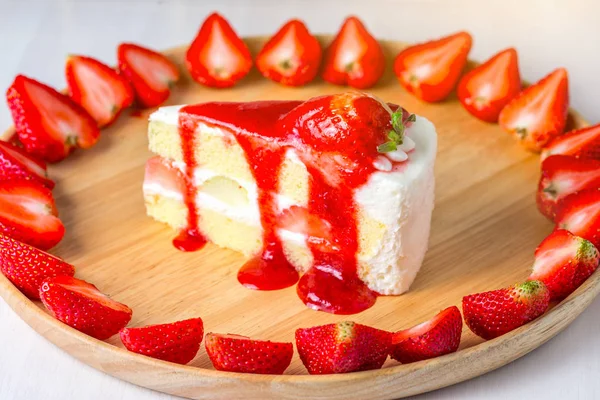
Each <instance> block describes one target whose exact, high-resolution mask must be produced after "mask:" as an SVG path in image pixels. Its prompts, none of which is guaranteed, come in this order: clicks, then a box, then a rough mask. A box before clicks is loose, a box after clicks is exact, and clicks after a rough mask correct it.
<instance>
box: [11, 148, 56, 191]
mask: <svg viewBox="0 0 600 400" xmlns="http://www.w3.org/2000/svg"><path fill="white" fill-rule="evenodd" d="M7 180H28V181H32V182H37V183H39V184H41V185H44V186H46V187H47V188H48V189H52V188H53V187H54V182H53V181H52V180H50V179H49V178H48V168H47V166H46V163H45V162H43V161H42V160H39V159H37V158H35V157H33V156H32V155H31V154H27V153H26V152H25V151H23V149H21V148H19V147H17V146H15V145H13V144H11V143H8V142H3V141H0V181H7Z"/></svg>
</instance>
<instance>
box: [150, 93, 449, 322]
mask: <svg viewBox="0 0 600 400" xmlns="http://www.w3.org/2000/svg"><path fill="white" fill-rule="evenodd" d="M148 137H149V146H150V150H151V151H152V152H154V153H155V154H156V156H155V157H153V158H151V159H150V160H149V161H148V163H147V166H146V176H145V180H144V198H145V202H146V208H147V212H148V215H150V216H152V217H153V218H155V219H156V220H158V221H161V222H164V223H167V224H169V225H170V226H171V227H173V228H174V229H175V230H177V231H179V232H180V235H179V236H178V237H177V239H176V240H175V241H174V244H175V245H176V246H177V247H179V248H180V249H183V250H193V249H197V248H200V247H201V246H202V244H203V243H204V242H206V241H211V242H213V243H215V244H217V245H219V246H222V247H227V248H230V249H233V250H236V251H239V252H242V253H244V254H245V255H246V256H248V257H249V261H248V262H247V263H246V264H245V265H244V266H243V267H242V268H241V270H240V272H239V274H238V279H239V280H240V282H242V283H243V284H244V285H246V286H248V287H252V288H256V289H264V290H269V289H278V288H282V287H287V286H290V285H293V284H294V283H296V281H297V280H298V278H299V275H301V278H300V281H299V282H298V287H297V291H298V295H299V296H300V298H301V299H302V300H303V301H304V302H305V304H307V305H308V306H309V307H311V308H315V309H319V310H324V311H329V312H334V313H355V312H359V311H362V310H364V309H366V308H368V307H370V306H371V305H373V303H374V302H375V300H376V297H377V294H385V295H390V294H401V293H403V292H405V291H406V290H408V288H409V286H410V284H411V283H412V281H413V280H414V278H415V276H416V274H417V272H418V270H419V268H420V266H421V263H422V261H423V257H424V255H425V252H426V250H427V243H428V239H429V229H430V222H431V213H432V210H433V203H434V201H433V192H434V177H433V167H434V162H435V155H436V147H437V136H436V132H435V128H434V127H433V125H432V124H431V123H430V122H429V121H427V120H426V119H424V118H422V117H417V116H414V115H412V114H409V113H408V112H406V111H405V110H403V109H401V108H398V107H397V106H389V105H387V104H385V103H383V102H381V101H380V100H378V99H376V98H374V97H372V96H369V95H365V94H359V93H345V94H340V95H333V96H323V97H318V98H314V99H311V100H308V101H306V102H297V101H263V102H251V103H205V104H198V105H192V106H184V107H181V106H173V107H163V108H160V109H159V110H158V111H156V112H155V113H154V114H152V115H151V117H150V124H149V128H148Z"/></svg>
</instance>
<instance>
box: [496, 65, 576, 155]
mask: <svg viewBox="0 0 600 400" xmlns="http://www.w3.org/2000/svg"><path fill="white" fill-rule="evenodd" d="M568 111H569V78H568V75H567V70H566V69H564V68H559V69H557V70H555V71H553V72H552V73H551V74H549V75H548V76H546V77H545V78H543V79H542V80H540V81H539V82H537V83H536V84H534V85H531V86H529V87H528V88H526V89H525V90H523V91H522V92H521V93H520V94H519V95H518V96H517V97H515V98H514V99H513V100H512V101H511V102H510V103H508V104H507V105H506V107H504V108H503V109H502V111H501V112H500V117H499V119H498V122H499V123H500V126H501V127H502V128H503V129H504V130H506V131H507V132H508V133H510V134H511V135H513V136H514V137H515V138H517V139H518V140H519V141H520V142H521V143H522V144H523V146H525V148H527V149H529V150H531V151H535V152H539V151H540V150H542V148H543V147H544V146H545V145H546V144H547V143H548V142H550V140H552V139H554V138H555V137H557V136H559V135H561V134H562V133H563V131H564V129H565V125H566V123H567V114H568Z"/></svg>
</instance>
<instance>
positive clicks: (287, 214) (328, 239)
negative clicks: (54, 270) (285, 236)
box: [278, 206, 340, 253]
mask: <svg viewBox="0 0 600 400" xmlns="http://www.w3.org/2000/svg"><path fill="white" fill-rule="evenodd" d="M278 223H279V229H285V230H287V231H289V232H294V233H300V234H303V235H306V241H307V243H310V244H312V245H314V246H316V248H317V249H319V251H323V252H326V253H331V252H335V251H339V250H340V248H339V246H338V245H337V244H335V243H334V242H333V239H334V238H333V232H332V231H331V229H332V228H331V224H330V223H329V222H327V221H324V220H322V219H321V218H319V217H317V216H316V215H312V214H310V213H309V212H308V209H306V208H304V207H299V206H291V207H290V208H287V209H285V210H284V211H283V213H282V214H281V216H280V218H279V219H278Z"/></svg>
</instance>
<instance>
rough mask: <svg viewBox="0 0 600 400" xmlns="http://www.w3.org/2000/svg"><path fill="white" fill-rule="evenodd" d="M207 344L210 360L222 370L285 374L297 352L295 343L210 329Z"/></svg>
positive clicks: (216, 367)
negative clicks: (257, 338) (211, 330)
mask: <svg viewBox="0 0 600 400" xmlns="http://www.w3.org/2000/svg"><path fill="white" fill-rule="evenodd" d="M205 346H206V352H207V353H208V357H209V358H210V361H211V362H212V363H213V365H214V367H215V369H218V370H219V371H229V372H245V373H250V374H273V375H281V374H283V372H284V371H285V370H286V369H287V367H288V366H289V365H290V362H291V361H292V356H293V355H294V347H293V346H292V344H291V343H280V342H271V341H265V340H255V339H250V338H248V337H246V336H240V335H221V334H218V333H207V334H206V342H205Z"/></svg>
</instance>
